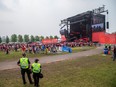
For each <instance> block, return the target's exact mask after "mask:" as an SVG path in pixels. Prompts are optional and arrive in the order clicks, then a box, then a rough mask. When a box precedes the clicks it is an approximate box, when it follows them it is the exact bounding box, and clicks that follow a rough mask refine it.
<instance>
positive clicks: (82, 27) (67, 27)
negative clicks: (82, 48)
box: [60, 6, 116, 44]
mask: <svg viewBox="0 0 116 87" xmlns="http://www.w3.org/2000/svg"><path fill="white" fill-rule="evenodd" d="M103 12H107V14H108V10H104V6H103V7H99V8H98V9H95V10H93V11H87V12H83V13H81V14H78V15H75V16H72V17H69V18H66V19H63V20H61V24H60V26H61V29H60V34H61V35H65V37H66V39H67V41H76V40H79V39H83V38H86V39H87V40H88V41H92V42H98V43H109V44H116V34H107V33H106V28H107V29H108V28H109V25H108V23H109V22H106V19H105V18H106V17H105V16H106V15H103V14H101V13H103ZM105 24H106V25H107V26H106V25H105Z"/></svg>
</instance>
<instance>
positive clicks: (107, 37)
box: [92, 32, 116, 44]
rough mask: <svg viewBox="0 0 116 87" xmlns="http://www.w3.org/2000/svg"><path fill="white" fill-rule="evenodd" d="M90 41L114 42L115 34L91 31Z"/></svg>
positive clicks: (115, 41) (115, 39)
mask: <svg viewBox="0 0 116 87" xmlns="http://www.w3.org/2000/svg"><path fill="white" fill-rule="evenodd" d="M92 41H93V42H99V43H105V44H116V34H108V33H105V32H94V33H92Z"/></svg>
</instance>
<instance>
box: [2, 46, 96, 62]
mask: <svg viewBox="0 0 116 87" xmlns="http://www.w3.org/2000/svg"><path fill="white" fill-rule="evenodd" d="M94 48H95V47H75V48H72V51H73V53H75V52H80V51H85V50H90V49H94ZM61 54H67V52H62V53H56V54H53V53H49V54H47V55H46V54H43V53H39V54H29V53H27V57H28V58H33V57H38V58H39V57H42V56H51V55H61ZM20 57H22V52H20V51H19V52H15V51H11V52H10V54H8V55H6V54H5V53H4V52H1V51H0V62H2V61H9V60H11V61H12V60H17V59H19V58H20Z"/></svg>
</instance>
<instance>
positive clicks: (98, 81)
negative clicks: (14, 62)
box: [0, 54, 116, 87]
mask: <svg viewBox="0 0 116 87" xmlns="http://www.w3.org/2000/svg"><path fill="white" fill-rule="evenodd" d="M42 72H43V74H44V78H43V79H41V80H40V86H41V87H116V61H112V59H111V55H109V56H102V54H100V55H94V56H90V57H84V58H79V59H73V60H65V61H60V62H54V63H50V64H44V65H42ZM0 87H33V85H30V84H29V83H27V84H26V85H23V84H22V79H21V75H20V69H13V70H5V71H0Z"/></svg>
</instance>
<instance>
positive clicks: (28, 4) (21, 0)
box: [0, 0, 116, 36]
mask: <svg viewBox="0 0 116 87" xmlns="http://www.w3.org/2000/svg"><path fill="white" fill-rule="evenodd" d="M103 5H106V6H105V7H106V9H108V10H109V22H110V29H109V31H108V32H110V33H111V32H114V31H116V0H0V36H6V35H8V36H10V35H12V34H14V33H15V34H21V35H24V34H29V35H39V36H40V35H43V36H50V35H53V36H54V35H58V36H60V34H59V30H60V26H59V24H60V20H62V19H65V18H68V17H71V16H74V15H77V14H79V13H82V12H86V11H88V10H92V9H94V8H98V7H100V6H103ZM104 14H106V13H104Z"/></svg>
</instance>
